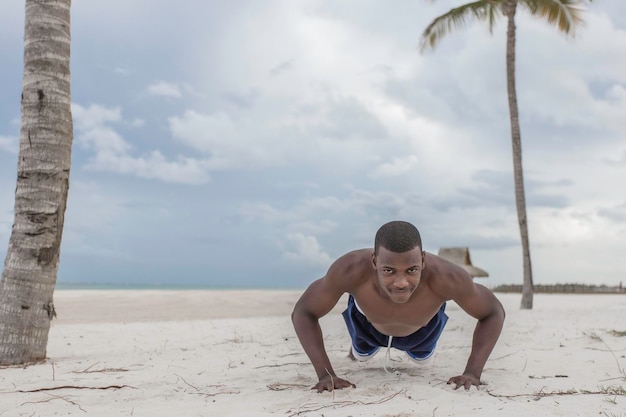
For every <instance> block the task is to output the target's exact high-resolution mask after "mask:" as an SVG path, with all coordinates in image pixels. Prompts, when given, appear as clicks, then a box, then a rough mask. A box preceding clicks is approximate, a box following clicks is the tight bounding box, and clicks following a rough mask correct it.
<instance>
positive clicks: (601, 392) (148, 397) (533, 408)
mask: <svg viewBox="0 0 626 417" xmlns="http://www.w3.org/2000/svg"><path fill="white" fill-rule="evenodd" d="M299 294H300V292H299V291H298V292H295V291H82V290H81V291H73V290H64V291H57V292H56V294H55V301H56V307H57V312H58V314H59V319H58V320H55V321H54V322H53V326H52V329H51V331H50V341H49V344H48V356H49V360H48V361H47V362H46V363H44V364H41V365H35V366H29V367H26V368H5V369H0V417H7V416H11V417H12V416H55V415H59V416H61V415H69V416H83V415H84V416H90V417H91V416H107V417H108V416H138V417H139V416H150V417H153V416H207V417H209V416H211V417H221V416H270V415H276V416H285V417H288V416H324V417H331V416H341V417H346V416H353V417H356V416H387V417H392V416H393V417H399V416H403V417H405V416H406V417H408V416H422V417H433V416H435V417H441V416H483V417H487V416H510V417H517V416H601V417H604V416H607V417H613V416H615V417H618V416H619V417H626V373H625V372H626V371H625V369H626V337H624V336H619V335H618V334H616V333H615V331H621V332H623V331H626V296H622V295H542V294H538V295H536V296H535V308H534V310H532V311H521V310H519V301H520V296H519V294H504V295H503V294H498V297H499V298H500V299H501V300H502V302H503V304H504V306H505V308H506V310H507V319H506V322H505V328H504V331H503V334H502V336H501V338H500V341H499V343H498V345H497V346H496V349H495V351H494V352H493V354H492V355H491V359H490V360H489V362H488V363H487V366H486V368H485V371H484V373H483V380H484V382H486V383H487V384H488V385H485V386H483V387H481V389H480V390H476V389H475V388H472V390H471V391H469V392H466V391H464V390H462V389H461V390H458V391H454V390H453V389H452V387H451V386H449V385H447V384H446V383H445V382H446V381H447V380H448V378H450V377H451V376H454V375H457V374H459V373H461V372H462V371H463V368H464V366H465V362H466V360H467V356H468V354H469V347H470V343H471V337H472V331H473V329H474V321H473V320H472V319H471V318H469V317H468V316H467V315H466V314H465V313H464V312H463V311H462V310H460V309H459V308H458V306H456V305H455V304H453V303H450V304H449V306H448V309H447V313H448V315H449V316H450V320H449V322H448V325H447V327H446V330H445V331H444V334H443V336H442V338H441V340H440V343H439V348H438V356H437V358H436V362H435V364H434V366H432V367H430V368H420V367H419V366H417V365H414V364H413V363H409V362H408V361H407V360H406V359H405V358H404V356H403V355H402V354H401V353H400V352H397V351H392V359H395V360H396V361H395V362H394V366H395V367H396V368H398V369H399V370H400V372H401V374H400V375H388V374H386V373H385V372H384V371H383V369H382V365H383V361H384V355H383V354H379V355H378V356H377V357H375V358H374V359H372V361H371V362H369V363H365V364H361V363H354V362H352V361H350V360H349V359H348V358H347V356H346V353H347V350H348V347H349V344H350V342H349V337H348V334H347V332H346V330H345V325H344V323H343V320H342V318H341V316H340V315H339V314H337V313H338V312H340V311H341V310H342V309H343V305H344V303H343V301H344V300H342V303H341V305H340V306H338V307H337V308H336V309H335V310H334V311H333V312H332V313H331V314H329V315H328V316H327V317H325V318H324V319H323V320H322V327H323V330H324V333H325V336H326V337H325V340H326V348H327V350H328V353H329V356H330V357H331V360H332V361H333V364H334V366H335V370H336V371H337V373H338V374H339V375H342V376H344V377H345V378H347V379H349V380H350V381H351V382H353V383H355V384H356V385H357V388H356V389H345V390H337V391H335V392H332V393H328V392H326V393H323V394H317V393H316V392H315V391H311V390H310V389H309V388H310V387H311V386H313V384H314V383H315V382H316V380H315V373H314V372H313V367H312V366H311V365H310V363H309V361H308V358H307V357H306V355H305V354H304V352H303V350H302V348H301V347H300V344H299V343H298V340H297V338H296V336H295V333H294V331H293V327H292V325H291V321H290V318H289V314H290V312H291V309H292V307H293V304H294V302H295V301H296V300H297V298H298V296H299ZM64 386H66V387H67V388H60V387H64ZM51 388H59V389H53V390H51ZM620 393H621V394H620Z"/></svg>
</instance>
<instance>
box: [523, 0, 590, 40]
mask: <svg viewBox="0 0 626 417" xmlns="http://www.w3.org/2000/svg"><path fill="white" fill-rule="evenodd" d="M588 1H591V0H588ZM519 4H521V5H522V6H524V7H525V8H526V9H527V10H528V11H529V12H530V14H532V15H534V16H539V17H542V18H544V19H546V20H547V21H548V23H549V24H550V25H552V26H555V27H556V28H557V29H558V30H560V31H561V32H563V33H566V34H569V33H574V30H575V29H576V27H577V26H579V25H581V24H582V23H583V18H582V15H583V12H584V10H585V9H584V7H583V2H582V1H581V0H521V1H519Z"/></svg>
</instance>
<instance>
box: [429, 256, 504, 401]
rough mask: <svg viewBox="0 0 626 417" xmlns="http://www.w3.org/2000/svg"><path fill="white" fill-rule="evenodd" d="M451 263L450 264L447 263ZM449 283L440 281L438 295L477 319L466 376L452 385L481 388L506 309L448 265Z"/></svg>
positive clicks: (459, 378) (468, 278)
mask: <svg viewBox="0 0 626 417" xmlns="http://www.w3.org/2000/svg"><path fill="white" fill-rule="evenodd" d="M446 263H447V262H446ZM445 269H449V271H448V273H447V274H445V275H446V279H444V280H440V281H439V282H438V285H437V287H439V288H438V291H437V292H440V293H441V294H442V295H443V296H445V298H446V299H452V300H454V301H455V302H456V303H457V304H458V305H459V306H460V307H461V308H462V309H463V310H464V311H465V312H466V313H468V314H469V315H470V316H472V317H474V318H476V319H477V320H478V323H476V328H475V329H474V336H473V338H472V350H471V353H470V356H469V359H468V360H467V365H466V366H465V370H464V371H463V374H462V375H458V376H455V377H452V378H450V380H449V381H448V384H456V387H455V389H457V388H459V387H461V386H463V387H465V389H469V388H470V387H471V386H472V385H476V386H478V385H480V384H481V382H480V376H481V375H482V372H483V369H484V367H485V364H486V363H487V359H488V358H489V355H490V354H491V351H492V350H493V348H494V346H495V345H496V342H497V341H498V338H499V337H500V333H501V332H502V326H503V324H504V316H505V313H504V308H503V307H502V304H500V301H498V299H497V298H496V296H495V295H494V294H493V293H492V292H491V291H490V290H489V289H487V288H485V287H484V286H482V285H479V284H475V283H474V281H473V279H472V277H470V276H469V274H468V273H467V272H465V271H464V270H463V269H462V268H460V267H459V266H457V265H448V268H445Z"/></svg>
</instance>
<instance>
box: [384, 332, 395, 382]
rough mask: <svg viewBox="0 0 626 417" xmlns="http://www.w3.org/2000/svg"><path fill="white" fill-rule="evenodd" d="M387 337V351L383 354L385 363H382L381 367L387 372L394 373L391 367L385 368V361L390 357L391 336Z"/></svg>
mask: <svg viewBox="0 0 626 417" xmlns="http://www.w3.org/2000/svg"><path fill="white" fill-rule="evenodd" d="M387 337H389V341H388V342H387V353H386V354H385V364H384V365H383V369H384V370H385V372H387V373H388V374H393V373H394V370H393V369H392V370H391V371H390V370H389V369H387V363H388V362H389V360H390V359H391V341H392V340H393V336H387Z"/></svg>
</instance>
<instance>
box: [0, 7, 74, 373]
mask: <svg viewBox="0 0 626 417" xmlns="http://www.w3.org/2000/svg"><path fill="white" fill-rule="evenodd" d="M70 8H71V0H26V18H25V25H24V77H23V81H22V126H21V131H20V151H19V155H18V164H17V188H16V190H15V209H14V213H15V221H14V223H13V230H12V232H11V238H10V240H9V247H8V250H7V254H6V260H5V262H4V270H3V271H2V280H1V281H0V365H9V364H24V363H32V362H37V361H41V360H43V359H45V357H46V346H47V342H48V333H49V330H50V321H51V320H52V318H53V317H55V316H56V312H55V309H54V304H53V301H52V296H53V293H54V287H55V284H56V278H57V272H58V267H59V253H60V247H61V236H62V233H63V221H64V216H65V206H66V202H67V193H68V189H69V172H70V159H71V147H72V139H73V133H72V114H71V107H70V106H71V96H70Z"/></svg>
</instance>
